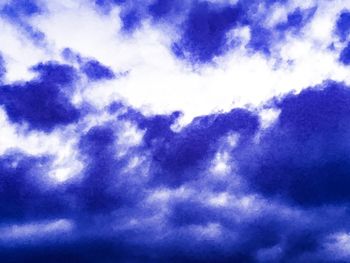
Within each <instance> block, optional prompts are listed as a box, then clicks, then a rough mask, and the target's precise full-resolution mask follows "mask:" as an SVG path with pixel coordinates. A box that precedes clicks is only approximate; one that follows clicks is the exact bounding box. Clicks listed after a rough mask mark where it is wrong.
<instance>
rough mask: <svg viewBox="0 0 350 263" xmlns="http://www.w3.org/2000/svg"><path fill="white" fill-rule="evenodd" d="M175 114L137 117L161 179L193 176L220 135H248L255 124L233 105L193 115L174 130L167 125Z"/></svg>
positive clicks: (168, 180)
mask: <svg viewBox="0 0 350 263" xmlns="http://www.w3.org/2000/svg"><path fill="white" fill-rule="evenodd" d="M179 114H180V113H178V112H175V113H173V114H172V115H169V116H164V115H163V116H162V115H160V116H154V117H151V118H146V119H141V120H140V121H139V126H140V128H141V129H144V130H145V131H146V133H145V135H144V142H145V144H146V146H147V147H148V148H149V149H150V150H151V151H152V156H153V159H154V163H155V164H158V165H160V167H161V169H160V171H159V176H157V177H158V179H159V180H161V181H163V182H165V183H175V184H177V183H179V182H181V181H182V180H184V179H187V180H188V179H195V178H196V174H198V171H199V170H200V169H201V168H200V167H201V164H206V162H207V160H210V158H212V157H213V156H214V154H215V152H216V150H217V143H218V141H219V139H220V138H222V137H223V136H225V135H227V134H228V133H230V132H237V133H239V134H241V135H242V138H244V137H248V138H250V137H251V136H252V135H253V134H254V133H255V132H256V131H257V129H258V127H259V121H258V118H257V116H255V115H254V114H253V113H251V112H248V111H246V110H243V109H235V110H232V111H231V112H229V113H222V114H213V115H208V116H203V117H197V118H195V119H194V120H193V121H192V122H191V123H190V124H189V125H188V126H186V127H185V128H183V129H182V130H181V131H180V132H174V131H172V130H171V125H172V124H173V123H174V121H175V120H176V118H177V117H178V116H179ZM198 169H199V170H198ZM196 170H197V172H196ZM167 174H168V175H170V176H167Z"/></svg>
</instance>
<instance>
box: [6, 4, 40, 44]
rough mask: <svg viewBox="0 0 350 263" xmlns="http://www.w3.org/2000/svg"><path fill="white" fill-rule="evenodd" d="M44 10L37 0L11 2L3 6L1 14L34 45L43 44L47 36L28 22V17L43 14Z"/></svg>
mask: <svg viewBox="0 0 350 263" xmlns="http://www.w3.org/2000/svg"><path fill="white" fill-rule="evenodd" d="M42 9H43V8H42V7H41V6H40V5H39V3H37V1H35V0H11V1H8V2H7V3H6V4H5V5H3V6H2V8H1V10H0V14H1V15H2V16H3V17H4V18H6V19H7V20H9V21H10V22H11V23H13V24H15V25H16V26H18V27H19V28H20V29H21V31H22V33H23V34H26V35H27V36H28V37H29V38H30V39H31V40H32V41H33V42H34V43H36V44H43V43H44V40H45V35H44V34H43V33H42V32H40V31H39V30H38V29H36V28H35V27H33V26H32V25H30V24H29V23H28V22H27V21H26V20H27V18H28V17H31V16H34V15H38V14H41V13H42V12H43V10H42Z"/></svg>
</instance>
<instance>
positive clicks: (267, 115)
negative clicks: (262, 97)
mask: <svg viewBox="0 0 350 263" xmlns="http://www.w3.org/2000/svg"><path fill="white" fill-rule="evenodd" d="M279 114H280V110H277V109H266V110H262V111H260V121H261V122H260V123H261V128H263V129H266V128H268V127H270V126H271V125H272V124H273V123H274V122H275V121H276V120H277V119H278V116H279Z"/></svg>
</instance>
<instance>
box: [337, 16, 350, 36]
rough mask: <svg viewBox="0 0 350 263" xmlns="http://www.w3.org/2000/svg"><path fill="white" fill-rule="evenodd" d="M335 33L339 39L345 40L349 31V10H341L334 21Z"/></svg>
mask: <svg viewBox="0 0 350 263" xmlns="http://www.w3.org/2000/svg"><path fill="white" fill-rule="evenodd" d="M335 32H336V34H337V35H338V36H339V38H340V40H341V41H345V40H346V38H347V37H348V35H349V33H350V12H349V11H348V10H343V11H342V12H341V13H340V15H339V17H338V20H337V22H336V28H335Z"/></svg>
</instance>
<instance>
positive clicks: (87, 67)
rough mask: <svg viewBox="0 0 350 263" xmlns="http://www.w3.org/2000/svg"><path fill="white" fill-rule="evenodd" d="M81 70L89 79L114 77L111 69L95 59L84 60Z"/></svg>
mask: <svg viewBox="0 0 350 263" xmlns="http://www.w3.org/2000/svg"><path fill="white" fill-rule="evenodd" d="M81 70H82V71H83V72H84V73H85V74H86V75H87V76H88V78H89V79H90V80H94V81H96V80H102V79H112V78H114V77H115V75H114V73H113V71H112V70H111V69H109V68H108V67H106V66H104V65H102V64H101V63H100V62H98V61H97V60H89V61H87V62H85V63H84V64H83V65H82V67H81Z"/></svg>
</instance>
